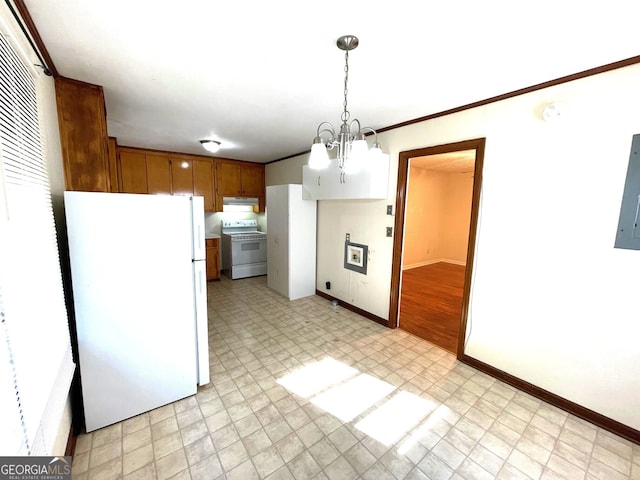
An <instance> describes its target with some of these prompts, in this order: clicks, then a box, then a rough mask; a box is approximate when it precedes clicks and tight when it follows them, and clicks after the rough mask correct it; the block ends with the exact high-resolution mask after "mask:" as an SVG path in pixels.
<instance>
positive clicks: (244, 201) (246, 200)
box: [222, 197, 260, 207]
mask: <svg viewBox="0 0 640 480" xmlns="http://www.w3.org/2000/svg"><path fill="white" fill-rule="evenodd" d="M259 203H260V201H259V200H258V198H253V197H222V205H240V206H243V207H257V206H258V205H259Z"/></svg>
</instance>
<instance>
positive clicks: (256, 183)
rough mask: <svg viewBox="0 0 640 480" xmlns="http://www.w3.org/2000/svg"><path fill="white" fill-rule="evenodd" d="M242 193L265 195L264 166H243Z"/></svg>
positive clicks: (245, 194) (257, 195)
mask: <svg viewBox="0 0 640 480" xmlns="http://www.w3.org/2000/svg"><path fill="white" fill-rule="evenodd" d="M242 195H244V196H246V197H260V196H263V195H264V167H261V166H254V165H247V166H245V165H243V166H242Z"/></svg>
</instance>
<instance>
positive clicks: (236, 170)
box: [216, 162, 242, 197]
mask: <svg viewBox="0 0 640 480" xmlns="http://www.w3.org/2000/svg"><path fill="white" fill-rule="evenodd" d="M216 182H217V187H218V190H217V193H218V195H230V196H234V197H237V196H240V195H242V188H241V170H240V165H238V164H235V163H230V162H218V164H217V165H216Z"/></svg>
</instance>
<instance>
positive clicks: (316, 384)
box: [276, 357, 446, 453]
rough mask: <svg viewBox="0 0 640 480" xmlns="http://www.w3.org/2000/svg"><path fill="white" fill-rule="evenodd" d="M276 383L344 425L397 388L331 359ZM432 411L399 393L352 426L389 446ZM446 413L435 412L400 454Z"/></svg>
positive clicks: (432, 407)
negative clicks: (307, 400) (308, 400)
mask: <svg viewBox="0 0 640 480" xmlns="http://www.w3.org/2000/svg"><path fill="white" fill-rule="evenodd" d="M358 374H359V375H358ZM356 375H357V376H356ZM276 381H277V383H279V384H280V385H282V386H283V387H285V388H286V389H287V390H289V391H291V392H293V393H295V394H297V395H299V396H301V397H303V398H309V397H313V398H311V403H313V404H314V405H316V406H317V407H320V408H322V409H323V410H324V411H326V412H327V413H330V414H331V415H333V416H335V417H336V418H338V419H340V420H341V421H343V422H344V423H347V422H350V421H352V420H353V419H354V418H356V417H357V416H358V415H360V414H362V413H363V412H365V411H366V410H367V409H369V408H371V407H372V406H374V405H375V404H376V403H378V402H379V401H381V400H382V399H384V398H385V397H386V396H388V395H389V394H391V393H392V392H393V391H394V390H396V388H397V387H395V386H393V385H391V384H390V383H388V382H385V381H384V380H380V379H378V378H376V377H373V376H371V375H368V374H365V373H360V372H359V371H358V370H357V369H355V368H353V367H350V366H349V365H346V364H344V363H342V362H339V361H337V360H334V359H333V358H331V357H327V358H324V359H323V360H321V361H319V362H313V363H310V364H308V365H305V366H304V367H302V368H299V369H298V370H295V371H294V372H292V373H289V374H287V375H285V376H283V377H281V378H279V379H278V380H276ZM314 395H315V396H314ZM436 407H437V405H436V403H435V402H434V401H432V400H427V399H424V398H421V397H419V396H418V395H414V394H413V393H409V392H405V391H402V390H401V391H399V392H398V393H396V394H395V395H394V396H393V397H392V398H391V399H389V400H387V401H386V402H384V403H383V404H382V405H380V406H378V407H376V408H375V409H374V410H373V411H372V412H371V413H369V414H368V415H367V416H366V417H364V418H363V419H362V420H360V421H359V422H358V423H356V424H355V427H356V428H357V429H358V430H360V431H361V432H363V433H365V434H366V435H368V436H370V437H371V438H373V439H375V440H377V441H379V442H380V443H382V444H384V445H386V446H391V445H393V444H394V443H395V442H397V441H398V440H400V439H401V438H402V436H403V435H405V434H406V433H407V432H408V431H409V430H411V429H412V428H413V427H414V426H415V425H418V423H420V421H422V419H423V418H424V417H426V416H427V415H429V414H430V413H431V412H434V410H436ZM445 413H446V412H444V411H443V412H439V411H438V410H436V411H435V412H434V413H433V414H432V415H431V416H430V417H429V419H427V421H426V422H425V423H424V424H423V425H422V426H420V428H419V429H418V430H417V431H416V432H415V433H414V434H412V435H411V436H410V437H409V438H408V439H407V440H406V441H405V442H403V444H402V445H401V446H400V450H399V453H406V452H407V451H408V450H409V449H410V448H411V447H412V446H413V445H414V444H415V443H416V442H417V441H418V440H419V439H420V438H421V437H422V436H423V435H424V434H425V433H426V431H427V430H428V429H429V428H430V427H431V426H432V425H433V424H434V422H437V421H438V420H439V419H440V418H441V416H442V415H444V414H445Z"/></svg>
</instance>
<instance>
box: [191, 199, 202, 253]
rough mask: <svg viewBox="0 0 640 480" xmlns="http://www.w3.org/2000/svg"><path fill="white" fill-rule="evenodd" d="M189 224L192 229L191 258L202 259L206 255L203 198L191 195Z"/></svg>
mask: <svg viewBox="0 0 640 480" xmlns="http://www.w3.org/2000/svg"><path fill="white" fill-rule="evenodd" d="M191 224H192V229H193V230H192V231H193V257H192V258H193V259H194V260H204V259H205V256H206V250H205V240H204V230H205V227H204V198H203V197H191Z"/></svg>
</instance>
